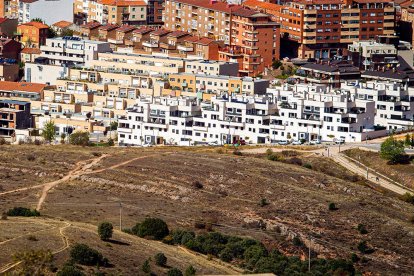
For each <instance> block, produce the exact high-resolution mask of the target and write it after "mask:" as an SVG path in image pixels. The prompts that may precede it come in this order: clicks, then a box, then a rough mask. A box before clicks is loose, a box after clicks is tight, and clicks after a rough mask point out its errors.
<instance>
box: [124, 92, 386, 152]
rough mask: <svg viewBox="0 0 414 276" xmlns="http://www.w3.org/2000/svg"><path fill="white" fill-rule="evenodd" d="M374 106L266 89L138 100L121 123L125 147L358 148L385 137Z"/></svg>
mask: <svg viewBox="0 0 414 276" xmlns="http://www.w3.org/2000/svg"><path fill="white" fill-rule="evenodd" d="M374 115H375V103H374V102H373V101H366V100H359V99H356V98H355V97H353V96H352V95H350V94H349V93H340V92H330V91H328V89H327V88H326V87H325V86H322V85H321V86H306V85H296V86H293V87H289V86H285V87H283V88H280V89H268V91H267V93H266V95H260V96H259V95H254V96H246V95H237V96H235V95H233V96H227V95H224V96H219V97H213V98H212V99H211V101H208V102H200V101H199V100H197V99H195V98H181V97H179V98H171V97H158V98H152V97H149V98H140V99H138V100H137V104H136V105H135V106H134V107H133V108H131V109H128V110H127V115H126V117H125V118H121V119H120V120H119V127H118V141H119V143H120V144H124V145H142V144H145V143H154V144H160V143H165V144H177V145H183V146H185V145H191V144H195V143H209V142H216V143H218V144H225V143H234V142H236V141H239V140H244V141H246V142H247V143H253V144H265V143H275V142H277V141H280V140H300V139H304V140H308V141H310V140H312V139H320V140H324V141H332V140H334V139H343V140H345V141H347V142H358V141H362V140H364V139H366V138H368V137H369V138H374V137H375V136H379V135H384V134H385V131H382V132H378V131H374Z"/></svg>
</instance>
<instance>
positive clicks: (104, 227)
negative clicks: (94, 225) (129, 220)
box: [98, 222, 114, 241]
mask: <svg viewBox="0 0 414 276" xmlns="http://www.w3.org/2000/svg"><path fill="white" fill-rule="evenodd" d="M113 232H114V227H113V226H112V223H110V222H102V223H100V224H99V226H98V234H99V237H100V238H101V240H103V241H107V240H109V239H110V238H112V234H113Z"/></svg>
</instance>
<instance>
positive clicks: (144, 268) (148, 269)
mask: <svg viewBox="0 0 414 276" xmlns="http://www.w3.org/2000/svg"><path fill="white" fill-rule="evenodd" d="M142 271H143V272H144V273H147V274H149V273H151V265H150V263H149V260H145V262H144V263H143V264H142Z"/></svg>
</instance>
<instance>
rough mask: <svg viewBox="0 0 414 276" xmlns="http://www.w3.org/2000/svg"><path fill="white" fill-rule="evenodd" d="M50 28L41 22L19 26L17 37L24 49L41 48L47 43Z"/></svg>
mask: <svg viewBox="0 0 414 276" xmlns="http://www.w3.org/2000/svg"><path fill="white" fill-rule="evenodd" d="M48 34H49V26H47V25H45V24H43V23H40V22H35V21H33V22H29V23H24V24H21V25H19V26H17V33H16V35H17V37H18V39H19V41H20V42H21V43H22V44H23V46H24V47H28V48H39V47H40V46H41V45H44V44H45V43H46V39H47V37H48Z"/></svg>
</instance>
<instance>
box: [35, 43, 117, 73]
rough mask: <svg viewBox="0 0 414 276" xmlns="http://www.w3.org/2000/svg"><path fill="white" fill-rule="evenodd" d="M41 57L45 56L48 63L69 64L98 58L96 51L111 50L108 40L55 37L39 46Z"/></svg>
mask: <svg viewBox="0 0 414 276" xmlns="http://www.w3.org/2000/svg"><path fill="white" fill-rule="evenodd" d="M40 50H41V51H42V54H41V57H44V58H47V59H48V60H49V64H54V65H63V64H66V65H69V64H75V65H77V64H82V65H85V66H88V65H89V63H90V62H91V61H93V60H95V59H97V58H98V53H105V52H111V51H112V50H111V47H110V44H109V43H108V42H102V41H95V40H84V39H81V38H80V37H71V36H65V37H56V38H48V39H46V45H43V46H41V47H40Z"/></svg>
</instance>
